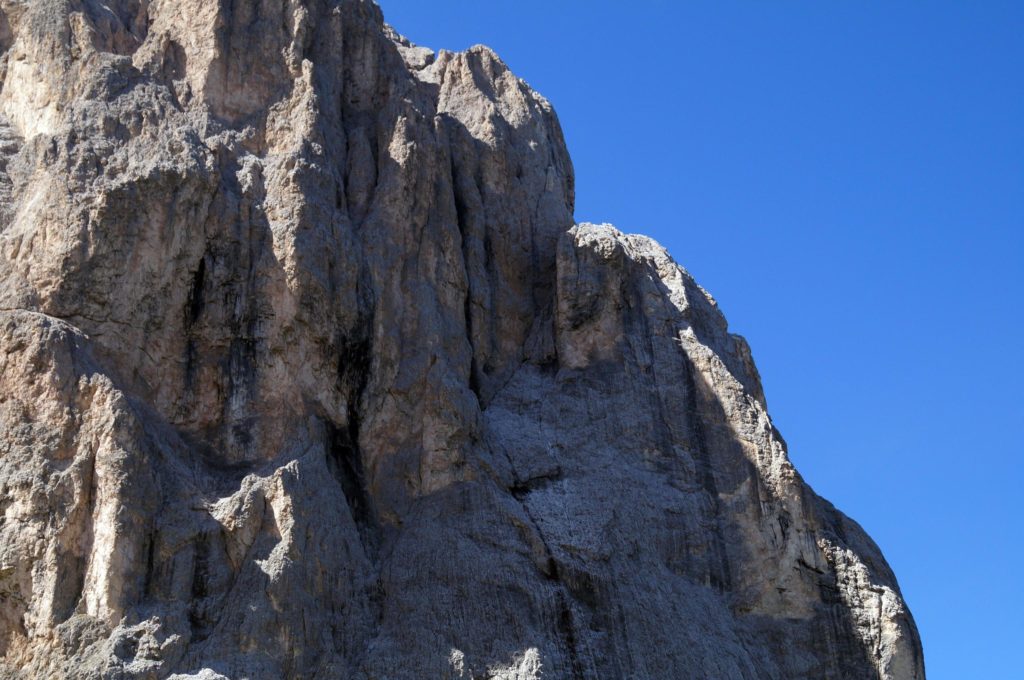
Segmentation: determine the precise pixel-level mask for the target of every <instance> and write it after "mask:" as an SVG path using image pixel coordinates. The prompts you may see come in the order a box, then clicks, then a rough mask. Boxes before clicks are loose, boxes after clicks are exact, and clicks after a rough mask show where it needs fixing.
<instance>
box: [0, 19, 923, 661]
mask: <svg viewBox="0 0 1024 680" xmlns="http://www.w3.org/2000/svg"><path fill="white" fill-rule="evenodd" d="M0 48H2V49H3V56H2V58H0V81H2V83H3V84H2V89H0V509H2V512H3V525H2V528H0V675H3V676H5V677H12V678H83V679H84V678H90V679H91V678H111V679H122V678H123V679H129V678H130V679H139V680H142V679H150V678H157V679H163V678H168V677H173V678H196V679H202V680H213V679H214V678H231V679H239V678H282V677H288V678H342V677H344V678H365V679H370V678H389V679H400V678H481V677H487V678H508V679H513V678H514V679H517V680H527V679H536V678H539V677H546V678H604V677H616V678H617V677H629V678H668V677H673V678H688V677H692V678H722V679H726V678H729V679H732V678H750V679H753V678H778V679H782V678H885V679H890V678H891V679H900V680H905V679H906V680H909V679H918V678H924V666H923V659H922V655H921V646H920V641H919V639H918V635H917V632H916V629H915V627H914V623H913V620H912V619H911V617H910V614H909V612H908V610H907V607H906V604H905V603H904V601H903V599H902V597H901V595H900V593H899V589H898V587H897V584H896V580H895V578H894V576H893V574H892V573H891V571H890V570H889V568H888V566H887V565H886V563H885V561H884V559H883V558H882V556H881V554H880V552H879V550H878V548H877V547H876V546H875V545H874V544H873V543H872V542H871V540H870V539H869V538H868V537H867V536H866V535H865V534H864V532H863V531H862V530H861V529H860V527H858V526H857V525H856V524H855V523H854V522H852V521H851V520H849V519H847V518H846V517H845V516H843V515H842V514H841V513H839V512H838V511H837V510H835V509H834V508H833V507H832V506H831V505H829V504H828V503H827V502H825V501H824V500H822V499H820V498H819V497H817V496H816V495H815V494H814V493H813V492H812V491H811V490H810V488H809V487H808V486H807V485H806V484H805V483H804V482H803V481H802V480H801V478H800V476H799V475H798V474H797V472H796V471H795V470H794V469H793V467H792V465H791V464H790V462H789V460H788V458H787V455H786V447H785V443H784V442H783V440H782V438H781V436H780V435H779V434H778V432H777V431H776V430H775V428H774V427H773V426H772V423H771V420H770V418H769V417H768V414H767V410H766V406H765V399H764V395H763V393H762V390H761V386H760V382H759V379H758V375H757V371H756V369H755V368H754V364H753V362H752V360H751V355H750V351H749V349H748V347H747V345H746V343H745V342H744V341H743V340H742V339H741V338H739V337H738V336H735V335H731V334H730V333H729V332H728V329H727V327H726V323H725V319H724V317H723V316H722V315H721V313H720V312H719V311H718V308H717V306H716V304H715V302H714V300H712V298H711V297H710V296H709V295H708V294H707V293H706V292H705V291H704V290H702V289H701V288H700V287H699V286H698V285H697V284H696V283H695V282H694V281H693V280H692V279H691V278H690V276H689V275H688V274H687V273H686V272H685V271H684V270H683V269H682V268H680V267H679V266H678V265H676V264H675V263H674V262H673V261H672V259H671V258H670V257H669V256H668V255H667V254H666V253H665V251H664V250H662V249H661V248H660V247H659V246H658V245H657V244H655V243H654V242H652V241H650V240H649V239H646V238H643V237H640V236H628V235H624V234H621V233H619V232H618V231H616V230H615V229H614V228H612V227H609V226H595V225H585V224H581V225H575V224H574V222H573V202H574V186H573V170H572V164H571V161H570V159H569V157H568V154H567V152H566V149H565V144H564V142H563V139H562V134H561V131H560V128H559V124H558V120H557V118H556V116H555V113H554V111H553V109H552V107H551V105H550V104H549V103H548V102H547V100H545V99H544V98H543V97H541V96H540V95H539V94H537V93H536V92H534V91H533V90H532V89H530V87H529V86H528V85H526V83H524V82H523V81H522V80H520V79H518V78H516V77H515V76H514V75H513V74H512V73H511V72H510V71H509V70H508V68H507V67H506V66H505V64H504V63H502V61H501V60H500V59H499V58H498V57H497V56H496V55H495V54H494V53H493V52H491V51H490V50H489V49H487V48H485V47H474V48H471V49H469V50H467V51H466V52H462V53H451V52H445V51H441V52H438V53H436V54H435V53H434V52H433V51H431V50H428V49H425V48H421V47H417V46H416V45H414V44H413V43H411V42H410V41H408V40H407V39H405V38H403V37H402V36H400V35H399V34H398V33H397V32H395V31H394V30H392V29H391V28H390V27H387V26H386V25H385V24H384V23H383V18H382V16H381V13H380V10H379V9H378V8H377V6H376V5H374V4H373V3H372V2H369V1H366V0H304V1H299V0H234V1H232V2H226V1H225V0H216V1H213V2H207V1H204V0H180V1H179V2H170V0H149V1H147V0H111V1H109V2H106V3H100V2H93V1H92V0H36V1H34V2H24V1H16V0H2V1H0Z"/></svg>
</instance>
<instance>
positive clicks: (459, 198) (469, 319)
mask: <svg viewBox="0 0 1024 680" xmlns="http://www.w3.org/2000/svg"><path fill="white" fill-rule="evenodd" d="M448 163H449V174H450V181H451V186H452V196H453V198H454V203H455V226H456V227H457V228H458V230H459V236H460V239H461V245H462V264H463V267H464V268H465V269H466V296H465V299H464V301H463V314H464V318H465V325H466V329H465V330H466V340H467V341H468V342H469V348H470V366H469V389H470V390H471V391H472V392H473V394H475V395H476V398H477V401H478V402H480V403H481V404H482V403H483V402H482V400H481V391H480V389H481V387H480V366H479V365H478V362H477V358H476V344H475V343H474V342H473V336H474V322H473V274H472V272H471V271H470V266H471V265H470V262H471V258H470V249H469V239H470V233H469V229H470V223H469V206H468V205H467V204H466V197H465V194H464V192H463V190H462V188H461V187H460V185H459V171H458V168H457V167H456V164H455V151H454V149H453V150H452V151H450V152H449V154H448Z"/></svg>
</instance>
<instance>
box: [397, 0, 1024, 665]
mask: <svg viewBox="0 0 1024 680" xmlns="http://www.w3.org/2000/svg"><path fill="white" fill-rule="evenodd" d="M380 4H381V6H382V8H383V9H384V13H385V17H386V18H387V20H388V21H389V22H390V23H392V24H394V25H395V27H396V28H397V29H398V30H399V31H400V32H401V33H403V34H405V35H407V36H408V37H409V38H410V39H411V40H413V41H414V42H417V43H419V44H422V45H426V46H429V47H433V48H435V49H436V48H446V49H464V48H466V47H468V46H470V45H472V44H474V43H485V44H487V45H490V46H491V47H493V48H494V49H495V50H496V51H497V52H498V53H499V54H500V55H501V56H502V57H503V58H504V59H505V61H506V62H507V63H508V64H509V65H510V66H511V67H512V69H513V70H514V71H515V72H516V73H517V74H519V75H520V76H521V77H522V78H524V79H526V80H527V81H528V82H529V83H530V84H531V85H533V86H534V87H535V88H536V89H537V90H539V91H540V92H542V93H543V94H544V95H545V96H547V97H548V99H550V100H551V101H552V102H553V103H554V105H555V107H556V109H557V110H558V113H559V116H560V118H561V121H562V125H563V128H564V129H565V132H566V137H567V140H568V144H569V150H570V152H571V153H572V156H573V159H574V161H575V166H576V177H577V206H576V217H577V219H578V220H580V221H584V220H586V221H596V222H603V221H608V222H612V223H614V224H616V225H617V226H618V227H619V228H620V229H622V230H624V231H633V232H642V233H645V234H649V235H651V236H653V237H655V238H656V239H658V240H659V241H660V242H661V243H663V244H664V245H665V246H666V247H668V249H669V250H670V251H671V252H672V254H673V255H674V256H675V258H676V259H677V260H678V261H679V262H680V263H682V264H683V265H684V266H685V267H687V268H688V269H689V270H690V271H691V272H692V273H693V274H694V275H695V276H696V277H697V279H698V280H699V281H700V282H701V283H702V284H703V285H704V286H705V287H706V288H708V289H709V290H710V291H711V292H712V293H713V294H714V295H715V296H716V298H717V299H718V301H719V303H720V304H721V306H722V308H723V309H724V311H725V313H726V315H727V316H728V318H729V321H730V325H731V327H732V329H733V331H734V332H738V333H741V334H743V335H745V336H746V337H747V339H748V340H749V341H750V344H751V346H752V347H753V351H754V357H755V359H756V360H757V363H758V366H759V367H760V370H761V373H762V376H763V378H764V382H765V388H766V391H767V396H768V404H769V408H770V410H771V413H772V415H773V418H774V420H775V423H776V425H777V426H778V427H779V428H780V430H781V431H782V433H783V435H784V436H785V437H786V439H787V441H788V443H789V445H790V455H791V457H792V458H793V460H794V461H795V463H796V465H797V467H798V468H799V469H800V471H801V472H802V473H803V475H804V477H805V478H806V479H807V480H808V481H809V482H810V483H811V485H812V486H813V487H814V488H815V489H816V490H817V491H818V492H819V493H821V494H822V495H824V496H825V497H827V498H829V499H830V500H832V501H833V502H834V503H835V504H836V505H837V506H838V507H839V508H841V509H842V510H843V511H845V512H846V513H847V514H849V515H850V516H852V517H853V518H855V519H856V520H857V521H859V522H860V523H861V524H862V525H863V526H864V527H865V528H866V529H867V530H868V532H869V533H870V534H871V535H872V536H873V537H874V538H875V539H876V540H877V542H878V543H879V545H880V546H881V547H882V550H883V551H884V553H885V555H886V556H887V558H888V560H889V562H890V564H891V565H892V566H893V568H894V569H895V571H896V574H897V576H898V578H899V581H900V584H901V587H902V589H903V592H904V595H905V596H906V598H907V600H908V602H909V603H910V606H911V608H912V610H913V612H914V615H915V617H916V619H917V623H918V626H919V628H920V631H921V635H922V637H923V640H924V648H925V659H926V664H927V668H928V675H929V678H930V679H931V680H973V679H975V678H978V679H988V678H993V679H999V680H1002V679H1010V678H1022V677H1024V670H1022V665H1021V660H1020V650H1021V645H1022V644H1024V642H1022V640H1024V623H1022V621H1024V596H1022V592H1024V586H1022V580H1024V577H1022V574H1021V565H1022V564H1024V548H1022V542H1024V529H1022V528H1021V527H1022V524H1021V517H1022V514H1024V513H1022V510H1024V508H1022V488H1024V484H1022V483H1024V466H1022V461H1021V456H1022V453H1024V451H1022V449H1024V446H1022V439H1024V437H1022V433H1024V402H1022V389H1024V370H1022V369H1024V363H1022V360H1021V353H1022V351H1024V323H1022V316H1024V313H1022V312H1024V302H1022V300H1024V2H1019V1H1016V2H1000V1H999V0H961V1H959V2H947V1H943V0H928V1H925V0H921V1H919V2H900V1H898V0H897V1H884V2H883V1H882V0H872V1H869V2H854V1H852V0H849V1H846V0H834V1H832V0H830V1H829V2H820V1H811V0H805V1H795V0H794V1H790V0H780V1H779V2H763V1H754V0H750V1H747V2H737V1H732V0H703V1H700V2H669V1H665V2H657V1H654V0H651V1H648V2H642V1H638V2H632V3H623V2H611V1H607V2H600V1H594V0H591V1H589V2H585V1H583V0H489V1H487V2H482V1H473V0H462V1H459V0H429V2H425V1H424V0H380ZM1014 649H1016V650H1017V651H1016V652H1015V651H1013V650H1014Z"/></svg>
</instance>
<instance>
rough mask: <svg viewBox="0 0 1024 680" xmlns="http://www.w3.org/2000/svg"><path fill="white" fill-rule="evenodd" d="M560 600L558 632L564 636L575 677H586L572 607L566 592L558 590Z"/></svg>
mask: <svg viewBox="0 0 1024 680" xmlns="http://www.w3.org/2000/svg"><path fill="white" fill-rule="evenodd" d="M556 598H557V602H558V609H559V612H558V623H557V625H558V633H559V635H561V636H562V640H563V642H564V643H565V649H566V651H567V652H568V654H569V667H570V668H571V669H572V676H571V677H573V678H584V677H586V676H585V675H584V673H583V664H582V662H581V661H580V653H579V649H578V645H577V642H576V630H575V624H574V623H573V617H572V607H571V606H570V605H569V600H568V598H566V596H565V592H564V591H562V590H559V591H558V594H557V596H556Z"/></svg>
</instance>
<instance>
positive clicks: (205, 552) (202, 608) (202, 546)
mask: <svg viewBox="0 0 1024 680" xmlns="http://www.w3.org/2000/svg"><path fill="white" fill-rule="evenodd" d="M209 578H210V538H209V536H207V535H206V534H199V535H198V536H196V541H195V557H194V559H193V567H192V597H191V601H192V604H191V607H189V611H188V620H189V623H190V624H191V625H192V640H193V641H194V642H202V641H203V640H205V639H206V638H207V637H208V636H209V628H210V619H209V616H208V614H207V612H206V596H207V595H208V594H209V593H208V586H207V583H208V582H209Z"/></svg>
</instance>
